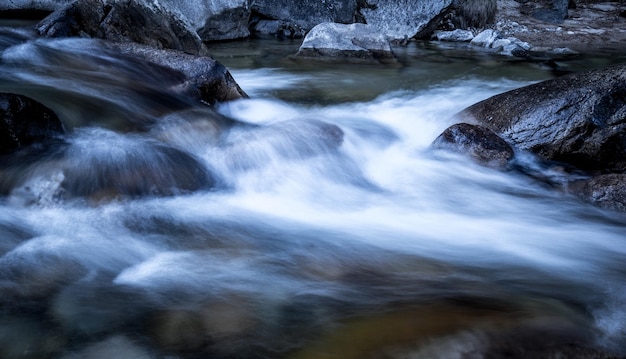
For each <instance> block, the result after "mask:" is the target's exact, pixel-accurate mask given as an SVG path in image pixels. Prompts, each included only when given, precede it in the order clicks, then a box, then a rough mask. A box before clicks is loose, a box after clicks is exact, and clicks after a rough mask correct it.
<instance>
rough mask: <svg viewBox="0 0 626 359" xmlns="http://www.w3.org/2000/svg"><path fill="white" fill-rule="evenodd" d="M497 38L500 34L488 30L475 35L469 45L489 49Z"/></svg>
mask: <svg viewBox="0 0 626 359" xmlns="http://www.w3.org/2000/svg"><path fill="white" fill-rule="evenodd" d="M499 38H500V32H498V31H496V30H491V29H488V30H485V31H483V32H481V33H480V34H478V35H476V36H475V37H474V38H473V39H472V41H471V44H472V45H475V46H482V47H491V46H492V44H493V43H494V41H496V40H497V39H499Z"/></svg>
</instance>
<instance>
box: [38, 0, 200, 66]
mask: <svg viewBox="0 0 626 359" xmlns="http://www.w3.org/2000/svg"><path fill="white" fill-rule="evenodd" d="M37 31H39V33H40V34H41V35H43V36H47V37H72V36H80V37H94V38H100V39H105V40H110V41H115V42H136V43H140V44H145V45H149V46H152V47H155V48H159V49H175V50H181V51H184V52H187V53H190V54H194V55H208V50H207V48H206V47H205V46H204V44H203V43H202V40H201V39H200V37H199V36H198V34H197V33H196V32H195V30H194V29H193V28H192V27H191V25H190V24H189V23H188V22H187V21H186V20H184V19H182V18H180V17H179V16H177V15H175V14H174V13H172V12H170V11H169V10H167V9H165V8H164V7H162V6H161V5H160V4H159V3H158V2H152V1H150V0H138V1H123V0H78V1H75V2H73V3H71V4H69V5H67V6H65V7H63V8H60V9H58V10H56V11H55V12H53V13H52V14H50V16H48V17H46V18H45V19H44V20H42V21H41V22H40V23H39V24H38V25H37Z"/></svg>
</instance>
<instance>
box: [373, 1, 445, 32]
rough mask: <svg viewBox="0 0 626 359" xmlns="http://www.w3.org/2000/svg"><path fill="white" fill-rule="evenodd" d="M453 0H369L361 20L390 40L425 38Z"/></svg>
mask: <svg viewBox="0 0 626 359" xmlns="http://www.w3.org/2000/svg"><path fill="white" fill-rule="evenodd" d="M452 3H453V0H421V1H414V0H369V1H368V2H367V4H368V5H367V6H366V7H363V8H361V14H362V15H363V19H364V20H365V22H366V23H367V24H369V25H372V26H374V27H375V28H377V29H379V30H380V31H381V32H382V33H383V34H385V36H387V37H388V38H390V39H392V40H403V39H408V38H413V37H418V38H428V37H430V35H431V34H432V32H433V31H434V30H435V28H436V26H437V25H438V24H439V20H440V18H441V17H443V16H444V15H445V13H446V12H447V11H448V10H449V8H450V6H451V5H452Z"/></svg>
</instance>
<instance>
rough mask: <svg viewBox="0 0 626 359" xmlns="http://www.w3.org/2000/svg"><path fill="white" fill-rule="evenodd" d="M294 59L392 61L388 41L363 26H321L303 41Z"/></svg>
mask: <svg viewBox="0 0 626 359" xmlns="http://www.w3.org/2000/svg"><path fill="white" fill-rule="evenodd" d="M296 57H300V58H313V59H321V60H328V59H334V60H339V59H340V60H345V61H351V62H383V63H384V62H393V61H394V56H393V53H392V51H391V46H390V44H389V41H387V39H386V38H385V36H384V35H383V34H382V33H380V32H378V31H377V30H376V28H374V27H372V26H370V25H365V24H350V25H344V24H337V23H324V24H319V25H317V26H316V27H314V28H313V29H312V30H311V31H310V32H309V33H308V34H307V36H306V37H305V38H304V41H303V42H302V45H301V46H300V49H299V50H298V53H297V54H296Z"/></svg>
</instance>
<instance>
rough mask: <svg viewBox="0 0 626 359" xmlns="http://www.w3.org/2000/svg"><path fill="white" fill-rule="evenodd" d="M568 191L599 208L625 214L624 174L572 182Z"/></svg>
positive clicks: (625, 181)
mask: <svg viewBox="0 0 626 359" xmlns="http://www.w3.org/2000/svg"><path fill="white" fill-rule="evenodd" d="M568 191H569V192H570V193H573V194H575V195H576V196H578V197H580V198H581V199H582V200H584V201H586V202H589V203H593V204H595V205H597V206H599V207H601V208H604V209H608V210H612V211H617V212H626V174H622V173H619V174H605V175H599V176H595V177H592V178H590V179H584V180H577V181H573V182H571V183H570V184H569V185H568Z"/></svg>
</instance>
